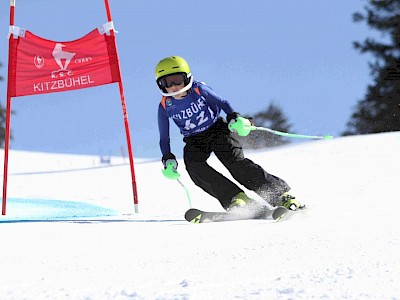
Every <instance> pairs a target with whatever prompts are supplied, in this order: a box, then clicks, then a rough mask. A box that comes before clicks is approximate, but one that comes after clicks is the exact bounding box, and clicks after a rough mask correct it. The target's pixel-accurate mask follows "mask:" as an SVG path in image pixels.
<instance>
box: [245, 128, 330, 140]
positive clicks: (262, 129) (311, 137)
mask: <svg viewBox="0 0 400 300" xmlns="http://www.w3.org/2000/svg"><path fill="white" fill-rule="evenodd" d="M250 130H259V131H267V132H270V133H272V134H275V135H280V136H285V137H291V138H300V139H324V140H331V139H333V136H331V135H323V136H319V135H304V134H295V133H287V132H282V131H278V130H272V129H269V128H265V127H256V126H251V129H250Z"/></svg>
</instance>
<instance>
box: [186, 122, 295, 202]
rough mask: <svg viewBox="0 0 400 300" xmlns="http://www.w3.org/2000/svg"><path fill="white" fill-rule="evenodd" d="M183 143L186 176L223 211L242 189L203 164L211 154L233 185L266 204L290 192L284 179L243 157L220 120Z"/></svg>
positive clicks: (235, 140)
mask: <svg viewBox="0 0 400 300" xmlns="http://www.w3.org/2000/svg"><path fill="white" fill-rule="evenodd" d="M183 141H184V142H185V143H186V145H185V147H184V150H183V151H184V153H183V155H184V162H185V166H186V170H187V171H188V173H189V176H190V177H191V179H192V180H193V182H194V183H195V184H196V185H197V186H199V187H200V188H202V189H203V190H204V191H206V192H207V193H209V194H210V195H212V196H214V197H215V198H217V199H218V200H219V202H220V203H221V205H222V206H223V207H224V208H225V209H226V208H228V207H229V205H230V203H231V200H232V198H233V197H234V196H235V195H237V194H238V193H240V192H243V190H242V189H241V188H240V187H238V186H237V185H236V184H235V183H233V182H232V181H231V180H229V179H228V178H226V177H225V176H223V175H222V174H221V173H219V172H217V171H216V170H215V169H214V168H212V167H211V166H210V165H209V164H208V163H207V159H208V158H209V157H210V155H211V153H212V152H214V154H215V155H216V156H217V158H218V159H219V160H220V161H221V163H222V164H223V165H224V166H225V167H226V168H227V169H228V170H229V172H230V173H231V175H232V177H233V178H234V179H235V180H236V181H237V182H239V183H240V184H241V185H243V186H244V187H246V188H247V189H249V190H252V191H254V192H256V193H257V194H258V195H260V196H261V197H262V198H263V199H264V200H266V201H267V202H269V203H273V202H274V201H275V200H276V197H279V196H280V195H282V194H283V193H284V192H287V191H289V189H290V187H289V186H288V184H287V183H286V182H285V181H284V180H282V179H280V178H278V177H276V176H274V175H271V174H268V173H267V172H266V171H265V170H264V169H263V168H262V167H261V166H259V165H257V164H255V163H254V162H253V161H251V160H250V159H247V158H245V157H244V154H243V149H242V147H241V145H240V142H239V141H238V140H237V139H236V138H235V137H234V135H233V134H232V133H231V132H230V131H229V129H228V124H227V123H226V121H225V120H224V119H223V118H219V119H218V121H217V122H216V123H215V124H214V125H213V126H212V127H211V128H210V129H208V130H207V131H205V132H202V133H200V134H197V135H193V136H190V137H185V138H184V139H183Z"/></svg>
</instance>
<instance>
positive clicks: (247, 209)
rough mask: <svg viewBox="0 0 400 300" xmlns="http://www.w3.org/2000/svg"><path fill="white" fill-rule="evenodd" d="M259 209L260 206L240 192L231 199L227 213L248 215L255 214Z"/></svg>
mask: <svg viewBox="0 0 400 300" xmlns="http://www.w3.org/2000/svg"><path fill="white" fill-rule="evenodd" d="M260 209H261V206H260V205H259V204H258V203H257V202H256V201H255V200H254V199H251V198H250V197H249V196H247V195H246V194H245V193H243V192H240V193H239V194H237V195H236V196H234V197H233V198H232V201H231V204H230V205H229V207H228V209H227V211H228V212H230V213H239V214H242V213H249V214H256V213H257V212H258V211H259V210H260Z"/></svg>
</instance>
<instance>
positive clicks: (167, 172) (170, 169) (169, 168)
mask: <svg viewBox="0 0 400 300" xmlns="http://www.w3.org/2000/svg"><path fill="white" fill-rule="evenodd" d="M163 163H164V169H163V170H162V171H161V172H162V174H163V175H164V176H165V177H166V178H168V179H171V180H176V179H178V178H179V177H180V176H181V175H180V174H179V173H178V172H177V171H176V169H177V167H178V162H177V161H176V159H167V160H166V161H165V162H163Z"/></svg>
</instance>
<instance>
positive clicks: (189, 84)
mask: <svg viewBox="0 0 400 300" xmlns="http://www.w3.org/2000/svg"><path fill="white" fill-rule="evenodd" d="M192 85H193V76H190V81H189V83H188V85H187V86H185V87H184V88H183V89H180V90H179V91H176V92H172V93H164V92H163V91H162V90H161V89H160V93H161V95H163V96H166V97H173V96H176V95H179V94H182V93H183V92H186V91H187V90H188V89H190V88H191V87H192Z"/></svg>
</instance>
